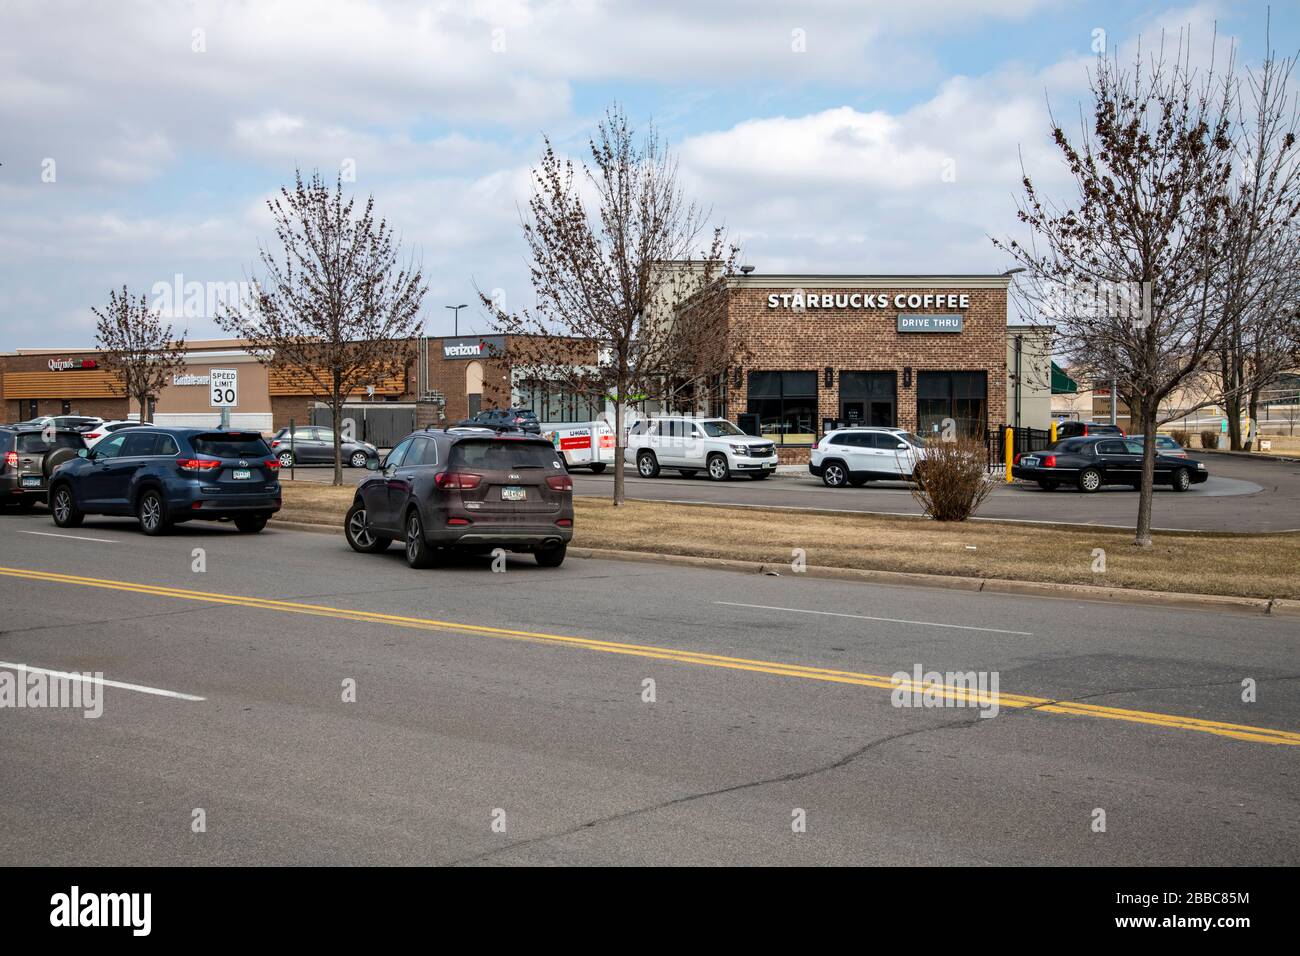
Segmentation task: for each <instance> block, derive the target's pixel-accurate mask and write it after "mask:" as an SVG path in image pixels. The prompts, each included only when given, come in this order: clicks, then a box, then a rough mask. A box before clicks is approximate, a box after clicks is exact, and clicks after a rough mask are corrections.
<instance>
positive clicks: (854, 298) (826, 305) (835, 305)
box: [767, 292, 970, 331]
mask: <svg viewBox="0 0 1300 956" xmlns="http://www.w3.org/2000/svg"><path fill="white" fill-rule="evenodd" d="M767 307H768V308H769V309H792V310H794V311H796V312H804V311H811V310H813V309H921V310H924V311H931V310H934V309H961V310H965V309H969V308H970V293H969V292H938V293H936V292H925V293H918V292H899V293H897V294H896V295H890V294H889V293H887V292H773V293H771V294H770V295H768V297H767ZM900 331H901V329H900ZM917 331H919V330H917ZM959 331H960V330H959Z"/></svg>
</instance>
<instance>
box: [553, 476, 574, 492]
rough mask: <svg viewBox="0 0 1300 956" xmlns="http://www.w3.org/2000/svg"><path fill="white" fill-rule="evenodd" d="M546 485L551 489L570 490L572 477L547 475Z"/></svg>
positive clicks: (571, 488)
mask: <svg viewBox="0 0 1300 956" xmlns="http://www.w3.org/2000/svg"><path fill="white" fill-rule="evenodd" d="M546 485H547V487H548V488H550V489H551V490H552V491H572V490H573V479H572V478H570V477H569V476H568V475H548V476H547V478H546Z"/></svg>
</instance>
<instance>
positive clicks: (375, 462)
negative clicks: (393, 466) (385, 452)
mask: <svg viewBox="0 0 1300 956" xmlns="http://www.w3.org/2000/svg"><path fill="white" fill-rule="evenodd" d="M378 470H379V459H378V458H367V459H366V471H378Z"/></svg>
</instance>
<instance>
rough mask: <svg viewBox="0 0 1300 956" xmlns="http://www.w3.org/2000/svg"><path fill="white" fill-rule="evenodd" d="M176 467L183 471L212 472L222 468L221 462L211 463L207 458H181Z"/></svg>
mask: <svg viewBox="0 0 1300 956" xmlns="http://www.w3.org/2000/svg"><path fill="white" fill-rule="evenodd" d="M176 467H177V468H179V469H180V470H181V471H211V470H212V469H214V468H220V467H221V462H219V461H210V460H208V459H206V458H181V459H180V460H178V461H177V462H176Z"/></svg>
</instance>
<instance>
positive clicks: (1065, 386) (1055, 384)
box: [1052, 362, 1079, 395]
mask: <svg viewBox="0 0 1300 956" xmlns="http://www.w3.org/2000/svg"><path fill="white" fill-rule="evenodd" d="M1078 391H1079V383H1078V382H1076V381H1075V380H1074V379H1072V378H1070V376H1068V375H1066V374H1065V369H1063V368H1061V366H1059V365H1057V364H1056V363H1055V362H1053V363H1052V394H1053V395H1074V394H1075V393H1077V392H1078Z"/></svg>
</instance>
